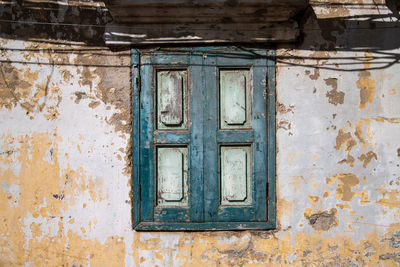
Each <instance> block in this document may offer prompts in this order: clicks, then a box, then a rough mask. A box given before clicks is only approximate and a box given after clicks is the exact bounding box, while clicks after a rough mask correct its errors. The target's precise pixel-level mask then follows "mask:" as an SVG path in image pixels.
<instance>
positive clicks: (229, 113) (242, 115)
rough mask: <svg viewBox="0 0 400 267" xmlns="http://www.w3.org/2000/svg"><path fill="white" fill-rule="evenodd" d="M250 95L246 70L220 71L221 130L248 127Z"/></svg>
mask: <svg viewBox="0 0 400 267" xmlns="http://www.w3.org/2000/svg"><path fill="white" fill-rule="evenodd" d="M250 94H251V90H250V81H249V71H248V70H220V115H221V118H220V127H221V129H232V128H248V127H249V126H250V112H251V109H250V103H249V102H250V99H251V97H250Z"/></svg>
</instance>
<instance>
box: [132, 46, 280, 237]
mask: <svg viewBox="0 0 400 267" xmlns="http://www.w3.org/2000/svg"><path fill="white" fill-rule="evenodd" d="M273 56H274V55H273V53H272V52H271V51H267V50H261V49H249V50H247V51H244V50H241V49H234V48H212V47H206V48H192V49H172V48H171V49H167V50H165V51H164V50H163V51H150V50H142V51H133V57H132V58H133V64H134V66H136V68H134V71H133V73H134V74H133V81H134V83H133V84H134V99H133V102H134V103H133V112H134V114H133V116H134V118H133V134H134V137H133V139H134V141H133V157H134V159H133V163H134V177H133V181H134V183H133V187H134V189H133V192H134V224H135V226H136V229H137V230H207V229H211V230H215V229H267V228H273V227H274V225H275V92H274V83H275V81H274V75H275V73H274V60H273ZM139 78H140V81H141V82H140V83H139V82H137V83H136V82H135V81H136V80H137V79H139ZM139 84H140V86H139ZM267 89H268V90H267Z"/></svg>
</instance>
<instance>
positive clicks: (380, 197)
mask: <svg viewBox="0 0 400 267" xmlns="http://www.w3.org/2000/svg"><path fill="white" fill-rule="evenodd" d="M331 2H333V1H331ZM353 2H354V3H356V2H362V1H353ZM365 2H367V1H365ZM368 3H370V5H369V6H368V7H370V9H368V10H367V11H366V9H365V8H356V7H354V6H351V7H345V8H340V7H334V8H333V7H331V8H327V7H324V6H319V5H315V6H314V10H315V12H316V13H317V15H318V19H317V18H313V17H310V18H309V19H307V20H306V21H304V28H305V32H304V33H305V35H304V40H303V42H302V44H300V45H298V46H297V47H295V46H293V47H289V46H287V47H284V46H281V47H279V48H278V50H277V55H278V56H277V84H276V86H277V99H278V103H277V125H278V129H277V151H278V153H277V167H276V168H277V203H278V216H277V223H278V228H277V229H276V230H273V231H239V232H230V231H221V232H212V233H210V232H198V233H196V232H195V233H183V232H178V233H138V232H135V231H133V230H132V224H131V196H130V191H131V189H130V185H131V177H130V176H131V166H130V121H131V115H130V105H131V103H130V54H129V51H128V50H126V51H123V52H110V51H109V50H108V49H106V48H101V47H93V46H91V47H88V46H82V45H80V46H79V45H65V44H64V45H59V44H50V43H41V42H33V41H26V40H15V39H14V38H10V37H6V36H4V37H3V38H2V39H1V48H2V49H1V56H0V57H1V58H0V60H1V65H0V136H1V139H0V266H21V265H28V266H29V265H31V266H80V265H83V266H87V265H90V266H123V265H125V266H156V265H157V266H189V265H192V266H200V265H203V266H219V265H232V266H243V265H248V266H263V265H265V264H268V265H273V266H281V265H283V266H303V265H309V266H395V265H399V264H400V223H399V221H400V193H399V191H400V167H399V166H400V138H399V136H400V105H399V103H400V76H399V75H398V73H400V64H399V63H398V61H399V58H400V56H399V55H400V49H399V47H400V42H399V39H400V37H399V36H400V35H397V36H396V35H395V34H393V31H391V29H390V28H387V29H383V30H380V31H379V30H373V29H372V30H371V29H370V28H368V27H369V26H368V27H367V28H366V29H364V30H363V29H362V27H361V28H360V26H357V25H359V24H357V23H354V22H352V21H350V20H348V16H354V15H365V14H367V15H368V16H369V18H370V20H367V21H368V23H370V22H369V21H371V20H374V21H376V22H377V23H381V24H382V23H383V24H382V25H389V26H390V25H393V21H391V20H390V19H389V18H387V17H386V18H384V17H383V18H381V17H378V16H381V15H382V14H386V13H387V10H386V9H383V8H384V7H382V5H381V7H380V8H381V10H377V9H376V7H375V6H373V5H372V4H371V3H372V2H368ZM371 6H372V7H371ZM363 12H364V13H363ZM385 12H386V13H385ZM374 16H375V17H374ZM338 17H340V18H342V20H339V21H338V20H337V18H338ZM331 18H332V20H331ZM385 23H387V24H385ZM362 25H364V24H362ZM397 25H398V24H397ZM357 27H358V28H357ZM363 27H364V26H363ZM397 33H398V31H397ZM374 34H376V36H375V35H374ZM367 44H368V45H367ZM372 45H375V47H373V48H367V47H372Z"/></svg>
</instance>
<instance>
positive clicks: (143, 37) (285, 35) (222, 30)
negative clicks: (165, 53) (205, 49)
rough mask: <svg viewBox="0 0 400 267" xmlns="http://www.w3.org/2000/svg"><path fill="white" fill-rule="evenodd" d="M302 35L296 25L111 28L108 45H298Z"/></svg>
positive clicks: (288, 22)
mask: <svg viewBox="0 0 400 267" xmlns="http://www.w3.org/2000/svg"><path fill="white" fill-rule="evenodd" d="M299 34H300V30H299V26H298V23H297V22H296V21H284V22H263V23H243V24H241V23H223V24H220V23H203V24H198V23H184V24H175V23H168V24H137V23H135V24H133V25H132V26H129V27H124V26H123V25H118V24H111V23H109V24H107V25H106V29H105V33H104V40H105V42H106V44H107V45H126V44H169V45H170V44H186V43H196V44H201V43H203V44H204V43H270V42H285V43H286V42H294V41H295V40H296V39H297V37H298V36H299Z"/></svg>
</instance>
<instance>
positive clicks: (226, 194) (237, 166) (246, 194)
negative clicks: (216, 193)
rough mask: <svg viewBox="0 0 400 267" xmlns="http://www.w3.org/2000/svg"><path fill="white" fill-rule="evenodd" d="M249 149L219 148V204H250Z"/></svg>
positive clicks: (247, 147) (246, 147) (244, 147)
mask: <svg viewBox="0 0 400 267" xmlns="http://www.w3.org/2000/svg"><path fill="white" fill-rule="evenodd" d="M250 158H251V157H250V147H249V146H243V147H236V146H232V147H228V146H222V147H221V191H222V194H221V204H222V205H246V204H251V186H250V185H251V181H250V172H251V171H250V166H251V165H250V160H251V159H250Z"/></svg>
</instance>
